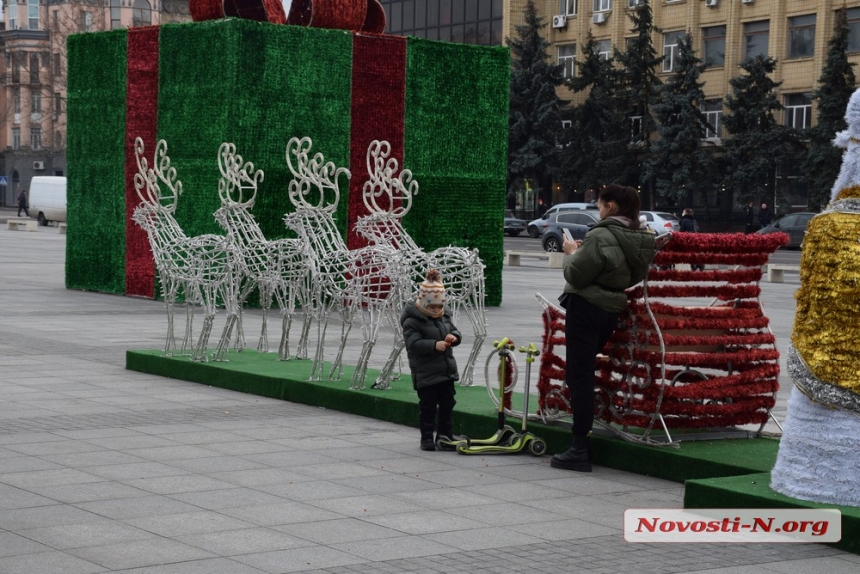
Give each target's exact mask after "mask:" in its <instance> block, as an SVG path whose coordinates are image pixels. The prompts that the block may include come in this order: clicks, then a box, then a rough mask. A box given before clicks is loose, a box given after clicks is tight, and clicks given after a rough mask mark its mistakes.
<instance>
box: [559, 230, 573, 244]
mask: <svg viewBox="0 0 860 574" xmlns="http://www.w3.org/2000/svg"><path fill="white" fill-rule="evenodd" d="M561 232H562V233H564V238H565V239H567V240H568V241H573V235H571V234H570V229H568V228H567V227H562V228H561Z"/></svg>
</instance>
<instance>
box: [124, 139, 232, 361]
mask: <svg viewBox="0 0 860 574" xmlns="http://www.w3.org/2000/svg"><path fill="white" fill-rule="evenodd" d="M134 153H135V160H136V162H137V171H138V173H136V174H135V175H134V188H135V191H137V195H138V197H140V200H141V203H140V205H138V206H137V207H136V208H135V209H134V212H133V214H132V219H133V220H134V222H135V223H137V224H138V225H139V226H140V227H141V228H143V229H144V230H145V231H146V234H147V237H148V239H149V246H150V248H151V249H152V254H153V258H154V259H155V267H156V270H157V272H158V277H159V280H160V281H161V289H162V296H163V298H164V302H165V305H166V307H167V342H166V343H165V354H166V355H172V354H176V343H175V340H174V335H173V310H174V305H175V303H176V300H177V297H178V295H179V291H180V288H181V289H182V291H184V294H185V300H186V303H187V304H189V307H188V311H187V313H188V316H187V321H186V330H185V340H184V341H183V345H182V352H183V353H184V351H185V349H186V348H187V345H188V341H189V339H190V337H191V326H192V321H193V311H192V308H191V306H190V305H192V304H202V306H203V313H204V320H203V327H202V330H201V332H200V336H199V338H198V340H197V343H196V345H195V346H194V349H193V352H192V353H191V359H192V360H193V361H207V360H208V356H207V354H206V345H207V344H208V341H209V335H210V334H211V332H212V325H213V322H214V320H215V312H216V304H217V299H218V296H219V295H220V296H221V299H222V301H223V302H224V305H225V308H226V312H227V322H226V324H225V326H224V331H223V332H222V334H221V338H220V340H219V341H218V346H217V348H216V350H215V352H214V353H213V356H212V358H213V360H216V361H222V360H225V355H226V353H227V349H228V346H229V341H230V336H231V332H232V329H233V327H234V326H235V325H236V321H237V317H238V296H237V295H238V293H237V287H238V273H237V270H236V259H237V258H236V254H235V251H234V250H233V248H232V246H231V245H230V242H229V240H228V239H227V238H226V237H224V236H221V235H199V236H196V237H188V236H186V235H185V233H184V232H183V231H182V228H181V227H180V225H179V223H178V222H177V221H176V218H175V217H174V213H175V212H176V204H177V202H178V200H179V196H180V195H181V194H182V182H181V181H178V180H177V179H176V168H174V167H172V166H171V165H170V158H169V157H168V155H167V143H166V142H165V141H164V140H160V141H159V142H158V143H157V144H156V146H155V154H154V158H153V167H152V168H150V167H149V164H148V161H147V159H146V158H145V157H143V153H144V145H143V140H142V139H141V138H137V139H135V142H134ZM159 181H160V182H161V184H159ZM162 185H163V186H164V187H165V188H166V189H167V190H168V191H169V193H167V194H163V193H162V189H161V186H162Z"/></svg>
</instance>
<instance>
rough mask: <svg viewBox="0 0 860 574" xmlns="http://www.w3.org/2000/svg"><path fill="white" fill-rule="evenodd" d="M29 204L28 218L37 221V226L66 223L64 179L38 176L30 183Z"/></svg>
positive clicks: (52, 176)
mask: <svg viewBox="0 0 860 574" xmlns="http://www.w3.org/2000/svg"><path fill="white" fill-rule="evenodd" d="M27 198H28V200H29V202H30V217H32V218H34V219H38V220H39V225H48V222H49V221H66V178H65V177H61V176H54V175H45V176H42V175H39V176H36V177H34V178H33V179H32V180H31V181H30V190H29V192H28V193H27Z"/></svg>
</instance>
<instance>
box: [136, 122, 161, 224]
mask: <svg viewBox="0 0 860 574" xmlns="http://www.w3.org/2000/svg"><path fill="white" fill-rule="evenodd" d="M143 152H144V145H143V138H135V140H134V159H135V162H136V163H137V173H136V174H134V190H135V191H136V192H137V196H138V197H139V198H140V201H141V202H143V203H145V204H147V205H150V206H153V207H155V206H158V205H159V201H158V200H159V198H160V197H161V190H159V189H158V179H157V177H156V175H155V173H154V172H153V171H152V170H151V169H149V162H147V161H146V158H145V157H143ZM144 190H146V192H145V194H144Z"/></svg>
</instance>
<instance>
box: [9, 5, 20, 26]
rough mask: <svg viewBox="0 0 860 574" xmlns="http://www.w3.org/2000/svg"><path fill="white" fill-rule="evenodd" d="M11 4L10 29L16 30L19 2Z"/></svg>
mask: <svg viewBox="0 0 860 574" xmlns="http://www.w3.org/2000/svg"><path fill="white" fill-rule="evenodd" d="M8 6H9V30H16V29H17V28H18V4H17V3H16V2H11V3H9V4H8Z"/></svg>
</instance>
